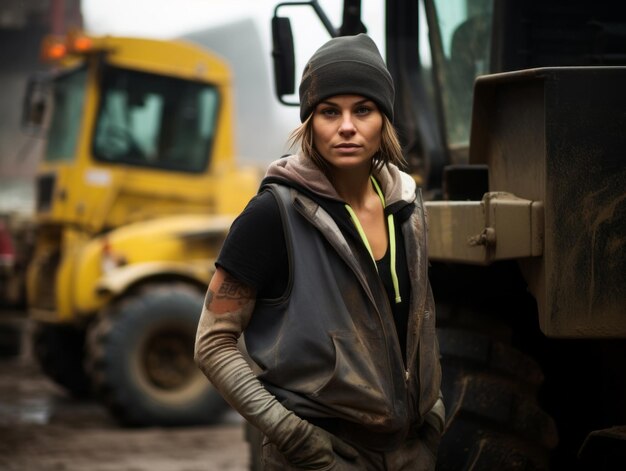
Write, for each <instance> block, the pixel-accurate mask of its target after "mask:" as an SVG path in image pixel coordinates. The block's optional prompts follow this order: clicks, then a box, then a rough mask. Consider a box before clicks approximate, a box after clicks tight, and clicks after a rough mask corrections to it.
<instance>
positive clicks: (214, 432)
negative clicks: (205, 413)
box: [0, 312, 248, 471]
mask: <svg viewBox="0 0 626 471" xmlns="http://www.w3.org/2000/svg"><path fill="white" fill-rule="evenodd" d="M0 316H3V317H4V318H5V319H6V317H7V315H6V313H5V312H0ZM5 322H6V320H5ZM10 322H11V323H12V325H15V324H16V323H17V325H18V326H19V327H20V331H21V332H23V334H22V335H21V337H20V339H21V342H22V347H21V351H20V353H19V354H18V355H17V356H7V355H6V354H5V355H0V470H2V471H53V470H54V471H85V470H89V471H114V470H115V471H148V470H150V471H217V470H220V471H222V470H224V471H244V470H247V469H248V449H247V445H246V442H245V439H244V432H243V425H242V422H241V418H240V417H239V416H238V415H236V414H235V413H234V412H229V413H227V414H225V416H224V419H223V420H222V421H221V423H220V424H218V425H215V426H210V427H190V428H175V429H163V428H149V429H124V428H120V427H119V426H118V425H117V424H116V423H115V422H114V421H113V420H112V419H111V418H110V417H109V416H108V414H107V412H106V410H105V409H104V408H103V407H102V406H100V405H99V404H97V403H95V402H92V401H76V400H74V399H72V398H71V397H70V396H68V395H67V394H66V393H65V392H64V391H63V390H62V389H61V388H59V387H57V386H56V385H55V384H54V383H52V382H51V381H49V380H48V379H46V378H45V377H44V376H43V375H42V374H41V373H40V371H39V369H38V367H37V365H36V364H35V363H34V362H33V358H32V355H31V353H30V346H29V343H28V327H29V326H28V322H27V321H26V320H25V318H23V317H22V316H20V315H19V314H18V315H13V316H11V320H10ZM0 327H1V325H0Z"/></svg>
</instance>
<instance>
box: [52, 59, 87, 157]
mask: <svg viewBox="0 0 626 471" xmlns="http://www.w3.org/2000/svg"><path fill="white" fill-rule="evenodd" d="M86 82H87V69H86V68H84V67H83V68H80V69H75V70H73V71H71V72H69V73H66V74H63V75H59V76H57V77H56V78H55V79H54V80H53V82H52V115H51V117H50V128H49V130H48V142H47V144H46V153H45V159H46V160H47V161H60V160H63V161H67V160H71V159H72V158H73V157H74V154H75V151H76V143H77V140H78V132H79V130H80V124H81V122H82V120H81V116H82V113H83V103H84V101H85V84H86Z"/></svg>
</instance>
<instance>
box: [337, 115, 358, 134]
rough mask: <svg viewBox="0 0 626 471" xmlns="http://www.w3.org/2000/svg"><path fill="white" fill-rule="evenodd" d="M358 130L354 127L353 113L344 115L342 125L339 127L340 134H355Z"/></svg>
mask: <svg viewBox="0 0 626 471" xmlns="http://www.w3.org/2000/svg"><path fill="white" fill-rule="evenodd" d="M355 132H356V128H355V127H354V121H353V120H352V114H351V113H344V114H343V115H342V119H341V124H340V126H339V133H340V134H354V133H355Z"/></svg>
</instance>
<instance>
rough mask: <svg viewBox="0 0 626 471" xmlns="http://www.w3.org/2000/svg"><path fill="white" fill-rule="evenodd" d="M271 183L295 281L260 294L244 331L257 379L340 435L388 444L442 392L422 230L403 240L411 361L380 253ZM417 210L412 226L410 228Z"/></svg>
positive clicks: (292, 193)
mask: <svg viewBox="0 0 626 471" xmlns="http://www.w3.org/2000/svg"><path fill="white" fill-rule="evenodd" d="M268 188H269V190H270V191H271V192H272V194H273V195H274V196H275V198H276V200H277V203H278V207H279V210H280V214H281V219H282V224H283V229H284V233H285V242H286V245H287V254H288V260H289V282H288V288H287V290H286V293H285V294H284V295H283V297H281V298H279V299H273V300H261V299H259V300H257V304H256V306H255V310H254V313H253V314H252V318H251V321H250V323H249V325H248V326H247V327H246V329H245V334H244V339H245V343H246V348H247V350H248V353H249V354H250V356H251V358H252V359H253V360H254V361H255V363H256V364H257V365H258V366H259V367H260V369H261V372H260V374H259V376H258V377H259V379H260V380H261V382H262V383H263V384H264V386H265V387H266V388H267V389H268V391H270V392H271V393H272V394H274V395H275V396H276V397H277V398H278V400H279V401H280V402H281V403H282V404H283V405H284V406H285V407H287V408H288V409H290V410H292V411H294V412H295V413H296V414H297V415H299V416H302V417H307V418H309V417H311V418H321V419H324V418H333V419H338V420H339V421H340V423H341V424H342V427H341V430H339V431H338V432H339V433H338V434H339V435H340V436H341V435H344V436H345V437H347V438H348V439H349V440H350V441H357V442H360V443H361V444H364V445H365V446H371V447H373V448H374V449H376V448H379V449H389V448H391V447H393V446H395V445H396V444H397V443H399V442H400V441H401V440H404V438H405V437H406V434H407V433H408V431H409V428H410V427H411V426H412V425H415V424H419V423H421V417H422V416H423V415H424V414H425V413H426V412H428V410H430V408H431V407H432V405H433V404H434V403H435V401H436V400H437V397H438V391H439V382H440V371H439V370H438V365H439V361H438V351H437V346H436V336H435V335H434V315H433V316H430V314H429V311H428V309H431V311H430V312H432V306H431V303H430V302H432V295H431V293H430V286H429V285H428V282H427V277H426V278H424V276H425V273H422V274H421V275H420V278H421V283H417V281H418V280H417V279H415V280H414V278H417V276H416V275H417V274H416V273H415V268H416V267H417V265H420V264H421V265H423V264H424V262H425V260H424V259H423V258H425V257H424V256H423V254H424V253H425V250H424V249H425V247H419V244H418V241H417V240H413V239H414V235H415V233H416V231H415V230H409V233H410V234H411V236H409V237H407V236H406V235H405V236H404V237H405V246H406V249H407V257H408V258H407V263H408V265H409V274H410V276H411V278H412V281H411V288H412V296H411V303H410V314H409V326H408V336H409V337H408V340H407V365H405V364H404V362H403V359H402V353H401V351H400V345H399V342H398V340H397V335H396V331H395V325H394V321H393V314H392V311H391V308H390V306H389V301H388V298H387V295H386V292H385V289H384V286H383V284H382V282H381V280H380V278H379V277H378V274H377V273H376V271H375V269H374V266H373V263H372V260H371V258H369V257H367V258H366V257H365V256H364V255H363V251H358V250H353V249H352V248H351V246H350V244H349V242H348V241H347V240H346V239H345V238H344V237H343V234H342V233H341V231H340V229H339V228H338V227H337V225H336V223H335V222H334V220H333V219H332V218H331V217H330V215H329V214H328V213H327V212H326V211H325V210H324V209H323V208H321V207H320V206H319V205H317V203H315V202H313V201H312V200H310V199H309V198H308V197H306V196H305V195H302V194H300V193H298V192H297V191H296V190H295V189H292V188H289V187H286V186H282V185H278V184H270V185H268ZM416 207H420V208H421V205H418V206H416ZM415 213H416V212H415ZM414 216H416V214H414V215H413V216H411V217H410V218H409V219H408V221H407V222H405V223H404V224H403V234H406V230H408V229H405V227H404V226H405V225H407V224H409V225H411V224H414V223H415V217H414ZM424 231H425V228H423V231H422V232H424ZM420 252H421V255H420ZM410 254H414V255H412V256H410ZM415 254H418V255H419V256H418V257H417V258H418V260H416V255H415ZM423 280H426V283H424V282H423ZM420 284H421V285H422V286H420ZM429 301H430V302H429ZM433 314H434V313H433ZM425 321H426V322H425ZM429 324H431V327H432V329H431V327H430V326H429ZM425 327H426V328H425ZM429 332H430V333H429ZM424 334H427V335H424ZM426 337H428V338H426ZM418 339H419V341H418ZM418 350H420V352H419V354H418ZM418 357H419V358H418ZM422 365H424V366H425V367H426V370H429V371H425V372H424V371H422V370H423V368H422ZM430 365H433V366H432V367H431V366H430ZM424 382H426V384H425V383H424ZM335 432H337V431H335Z"/></svg>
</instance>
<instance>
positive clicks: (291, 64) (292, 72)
mask: <svg viewBox="0 0 626 471" xmlns="http://www.w3.org/2000/svg"><path fill="white" fill-rule="evenodd" d="M272 57H273V58H274V79H275V80H274V81H275V86H276V96H277V97H278V100H279V101H280V102H281V103H283V104H285V105H292V106H298V105H299V103H291V102H287V101H285V99H284V98H283V97H284V96H285V95H292V94H293V93H295V88H296V60H295V56H294V52H293V34H292V33H291V22H290V21H289V18H282V17H279V16H274V17H273V18H272Z"/></svg>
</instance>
